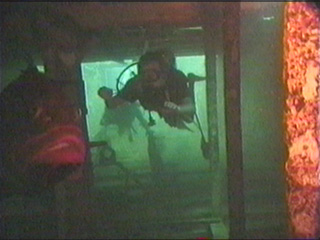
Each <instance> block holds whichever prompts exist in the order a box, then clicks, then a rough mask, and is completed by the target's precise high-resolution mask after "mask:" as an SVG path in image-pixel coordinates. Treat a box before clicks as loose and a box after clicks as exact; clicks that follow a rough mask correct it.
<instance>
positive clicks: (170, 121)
mask: <svg viewBox="0 0 320 240" xmlns="http://www.w3.org/2000/svg"><path fill="white" fill-rule="evenodd" d="M137 68H138V74H137V75H135V76H133V77H132V78H130V79H129V80H128V81H127V82H126V84H125V85H124V86H123V88H122V89H120V90H119V91H118V92H117V93H116V94H115V95H113V91H112V90H111V89H108V88H106V89H105V92H104V97H103V98H104V99H105V102H106V105H107V106H108V108H110V109H117V108H119V107H120V106H124V105H126V104H128V103H135V102H139V103H140V105H141V106H142V107H143V108H144V109H145V110H147V111H149V126H152V125H154V124H155V122H154V120H153V118H152V116H151V112H152V111H154V112H157V113H158V115H159V117H160V118H162V119H163V120H164V121H165V123H166V124H167V125H169V126H170V127H172V128H177V129H187V130H190V129H189V127H188V126H187V124H188V123H193V122H194V116H196V120H197V121H198V123H199V120H198V117H197V114H196V111H195V103H194V94H193V84H194V81H196V80H194V79H190V78H188V77H187V76H185V74H184V73H183V72H182V71H180V70H178V69H177V68H176V65H175V57H174V55H173V54H172V53H171V52H170V51H168V50H165V49H161V50H156V51H150V52H146V53H145V54H144V55H142V56H141V57H140V59H139V61H138V63H137ZM191 77H193V76H191ZM190 131H191V130H190ZM201 133H202V131H201ZM158 137H159V136H157V134H155V133H154V132H153V131H150V132H149V134H148V154H149V160H150V167H151V171H152V176H153V178H154V181H155V183H161V182H162V180H163V178H162V173H163V167H164V166H163V159H162V154H161V152H162V151H161V149H160V147H159V146H158V145H159V144H158V143H157V142H158ZM205 145H206V142H205V138H204V136H203V133H202V145H201V148H202V149H204V147H203V146H205Z"/></svg>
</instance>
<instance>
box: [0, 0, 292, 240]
mask: <svg viewBox="0 0 320 240" xmlns="http://www.w3.org/2000/svg"><path fill="white" fill-rule="evenodd" d="M0 6H1V33H0V36H1V59H0V60H1V81H0V89H1V91H3V90H4V89H5V88H6V87H7V86H8V85H9V84H10V83H11V82H13V81H14V80H15V79H16V78H17V77H18V76H19V75H20V73H21V72H22V71H23V70H25V69H27V67H28V66H36V67H37V69H38V71H40V72H43V73H45V74H46V75H48V76H50V77H51V78H55V79H56V80H59V81H61V82H62V83H64V86H65V87H64V91H65V94H66V95H67V96H68V97H69V98H70V99H71V101H73V103H74V104H76V105H77V106H79V108H80V112H81V124H82V125H81V126H82V129H83V131H84V133H85V139H86V146H87V154H86V161H85V163H84V164H83V166H82V168H81V171H79V172H76V173H75V174H74V175H73V176H72V177H71V178H68V179H65V180H63V181H61V182H59V183H58V184H56V185H55V186H54V188H51V189H47V190H46V191H43V192H41V193H39V194H34V195H27V196H26V195H21V194H19V193H16V194H12V195H10V196H5V197H3V198H2V199H1V206H0V207H1V218H2V219H1V224H2V226H1V230H2V235H3V236H5V237H7V238H10V239H14V238H17V239H18V238H19V239H20V238H24V239H29V238H30V239H41V238H43V239H48V238H59V239H60V238H61V239H69V238H70V239H82V238H83V239H228V238H230V239H253V238H257V239H281V238H288V236H289V232H290V227H289V224H288V213H287V211H288V209H287V202H286V188H287V185H286V177H285V161H286V158H287V150H286V145H285V142H284V136H283V135H284V131H285V130H284V125H283V112H284V108H285V91H284V86H283V81H282V77H283V75H282V74H283V31H284V18H285V16H284V9H285V3H282V2H230V3H229V2H212V3H209V2H170V3H169V2H149V3H147V2H131V3H125V2H1V5H0ZM164 48H165V49H169V50H171V51H172V52H173V53H174V55H175V60H176V66H177V68H178V69H180V70H181V71H182V72H183V73H184V74H185V75H186V76H188V77H189V79H190V81H191V82H192V83H193V84H194V85H193V86H194V89H193V93H194V100H195V105H196V113H197V114H196V118H195V119H194V122H193V123H191V124H189V125H188V127H189V130H180V129H175V128H170V127H169V126H168V125H167V124H166V123H165V122H164V121H163V119H162V118H160V117H159V116H158V115H157V114H156V113H151V117H152V120H153V121H155V125H154V126H152V127H151V129H152V132H153V133H154V135H152V136H151V135H150V133H147V132H146V131H145V129H144V128H143V127H142V126H141V124H140V123H139V121H138V120H137V119H136V118H133V120H130V119H132V116H131V115H130V112H129V111H127V110H128V109H119V110H110V109H107V108H106V106H105V103H104V101H102V99H101V98H99V96H98V94H97V91H98V89H99V88H100V87H102V86H106V87H109V88H111V89H112V90H113V91H114V93H116V92H117V91H118V89H119V88H120V89H121V88H122V87H123V86H124V84H125V83H126V81H127V80H128V79H129V78H130V77H132V76H134V75H135V74H137V68H136V65H134V63H135V62H136V61H137V60H138V59H139V57H140V56H141V55H142V54H144V53H145V52H146V51H149V50H155V49H164ZM135 107H137V109H138V110H139V111H140V112H141V114H142V116H143V118H144V119H145V121H147V122H148V121H150V115H149V113H148V112H147V111H145V110H144V109H143V108H142V107H141V106H140V105H138V104H137V105H135ZM128 119H129V120H128ZM203 144H205V145H206V146H205V147H206V148H205V149H204V148H203ZM17 151H19V149H17ZM159 157H161V158H162V159H163V163H164V171H163V172H162V173H161V178H162V180H163V181H162V182H161V184H158V183H157V181H156V180H155V179H154V178H153V172H152V166H153V164H155V161H156V159H157V158H159Z"/></svg>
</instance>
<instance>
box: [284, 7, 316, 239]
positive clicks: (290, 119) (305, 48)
mask: <svg viewBox="0 0 320 240" xmlns="http://www.w3.org/2000/svg"><path fill="white" fill-rule="evenodd" d="M319 15H320V14H319V11H318V10H317V9H316V8H315V7H314V6H312V5H310V4H308V3H307V2H288V3H287V4H286V6H285V25H284V72H283V80H284V84H285V87H286V91H287V94H286V108H285V114H284V116H285V125H286V126H285V127H286V143H287V147H288V159H287V161H286V176H287V182H288V193H287V200H288V201H287V202H288V211H289V217H290V227H291V234H292V235H293V237H295V238H316V237H319V232H320V226H319V219H320V209H319V201H320V159H319V158H320V153H319V146H320V115H319V110H320V50H319V45H320V16H319Z"/></svg>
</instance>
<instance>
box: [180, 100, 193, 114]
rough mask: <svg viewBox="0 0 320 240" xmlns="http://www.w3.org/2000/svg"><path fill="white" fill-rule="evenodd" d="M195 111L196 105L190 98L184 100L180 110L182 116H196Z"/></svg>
mask: <svg viewBox="0 0 320 240" xmlns="http://www.w3.org/2000/svg"><path fill="white" fill-rule="evenodd" d="M195 110H196V109H195V106H194V103H193V101H192V100H191V98H190V97H187V98H185V99H183V101H182V104H181V105H179V108H178V111H179V113H180V114H194V113H195Z"/></svg>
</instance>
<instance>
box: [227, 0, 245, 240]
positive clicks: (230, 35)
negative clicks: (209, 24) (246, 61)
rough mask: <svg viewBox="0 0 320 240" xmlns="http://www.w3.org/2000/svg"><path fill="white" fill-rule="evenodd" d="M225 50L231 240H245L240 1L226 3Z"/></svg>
mask: <svg viewBox="0 0 320 240" xmlns="http://www.w3.org/2000/svg"><path fill="white" fill-rule="evenodd" d="M223 18H224V21H223V48H224V76H225V92H224V94H225V117H226V131H227V132H226V138H227V142H226V145H227V146H226V147H227V173H228V199H229V223H230V225H229V229H230V230H229V231H230V232H229V236H230V239H243V238H244V237H245V207H244V186H243V159H242V134H241V87H240V86H241V85H240V84H241V76H240V21H241V19H240V2H230V3H224V6H223Z"/></svg>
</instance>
